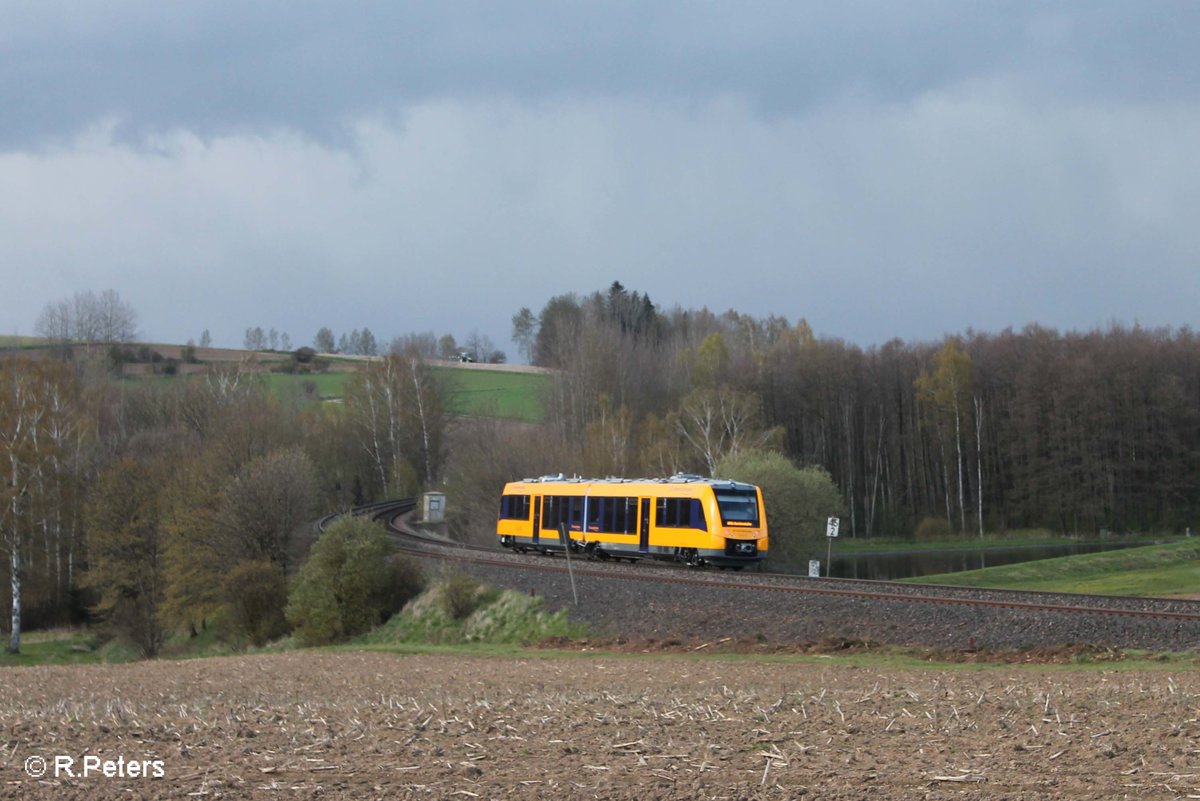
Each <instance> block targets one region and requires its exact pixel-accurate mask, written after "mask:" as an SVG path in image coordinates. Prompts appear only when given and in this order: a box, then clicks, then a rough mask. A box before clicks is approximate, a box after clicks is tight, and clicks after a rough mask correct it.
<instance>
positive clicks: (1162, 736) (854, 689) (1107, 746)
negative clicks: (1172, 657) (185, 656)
mask: <svg viewBox="0 0 1200 801" xmlns="http://www.w3.org/2000/svg"><path fill="white" fill-rule="evenodd" d="M1198 707H1200V674H1198V673H1197V672H1195V671H1175V672H1168V671H1163V672H1157V671H1153V672H1112V671H1100V670H1088V671H1081V670H1070V671H1066V670H1061V669H1057V670H1056V669H1051V668H1044V667H1040V668H1022V669H1017V668H992V669H988V670H972V669H956V670H950V671H939V670H933V669H930V670H927V671H925V670H920V671H910V670H904V669H897V670H892V669H874V668H855V667H849V666H846V665H844V664H841V663H835V662H832V661H831V662H821V661H818V663H816V664H801V663H796V662H790V663H784V662H752V661H746V660H743V659H713V658H680V657H673V658H669V659H668V658H662V657H661V656H657V657H641V658H614V657H591V656H586V655H576V656H570V657H564V656H559V657H555V658H549V659H548V658H540V657H538V656H536V655H532V656H531V657H529V658H516V657H512V658H509V657H489V658H485V657H463V656H400V655H393V654H383V653H367V652H304V651H302V652H291V653H286V654H277V655H258V656H244V657H229V658H218V659H205V660H193V661H183V662H168V661H158V662H147V663H136V664H128V665H92V666H72V667H29V668H11V669H7V670H4V671H3V672H2V673H0V730H2V736H0V797H3V798H14V799H17V798H20V799H37V798H46V799H126V798H201V799H203V798H212V799H218V798H224V799H235V798H263V799H271V798H280V799H282V798H321V799H332V798H354V799H368V798H420V799H426V798H428V799H434V798H436V799H448V798H455V799H457V798H462V799H472V798H530V799H533V798H567V799H571V798H579V799H584V798H588V799H590V798H616V799H635V798H636V799H648V798H668V799H701V798H747V799H754V798H764V799H776V798H778V799H784V798H797V797H802V796H804V797H809V798H821V799H862V798H921V799H958V798H978V799H985V798H986V799H1013V800H1015V799H1056V798H1061V799H1092V798H1094V799H1106V800H1107V799H1114V798H1139V799H1143V801H1145V800H1146V799H1160V798H1161V799H1167V798H1184V797H1188V796H1192V797H1195V796H1196V795H1197V794H1200V722H1198V721H1197V718H1198V717H1200V716H1198V714H1197V708H1198ZM64 757H65V758H70V759H72V760H73V763H72V764H73V769H74V771H75V772H76V774H77V775H76V776H75V777H74V778H71V777H69V776H64V775H60V776H58V777H57V778H55V777H54V775H53V766H54V764H55V761H56V758H58V759H59V760H60V761H61V759H62V758H64ZM89 757H90V758H91V762H90V764H91V765H92V766H93V768H94V769H93V770H92V771H91V775H88V776H82V775H78V774H79V773H80V772H81V770H82V766H83V765H84V763H85V759H87V758H89ZM39 759H41V760H46V762H45V763H41V762H39V761H38V760H39ZM131 763H138V764H139V765H150V766H156V765H157V766H159V772H160V773H161V774H162V777H161V778H154V777H153V771H151V773H152V775H151V777H145V778H144V777H140V776H139V777H137V778H129V777H128V776H126V778H121V776H120V773H121V772H122V771H126V772H127V771H128V765H129V764H131ZM43 764H44V765H46V766H48V770H49V773H48V775H47V776H46V777H44V778H42V779H41V780H35V779H33V778H31V777H30V776H29V775H27V771H26V767H27V766H32V767H33V768H34V770H35V772H36V770H37V769H38V768H39V767H40V766H41V765H43ZM63 764H65V763H63ZM105 766H107V769H108V770H109V771H110V772H111V773H113V774H114V775H112V776H105V775H104V773H103V770H104V769H105Z"/></svg>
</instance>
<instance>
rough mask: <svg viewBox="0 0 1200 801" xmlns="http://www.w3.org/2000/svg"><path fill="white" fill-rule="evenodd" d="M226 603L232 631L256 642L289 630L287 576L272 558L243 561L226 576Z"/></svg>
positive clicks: (260, 643) (278, 635)
mask: <svg viewBox="0 0 1200 801" xmlns="http://www.w3.org/2000/svg"><path fill="white" fill-rule="evenodd" d="M224 589H225V593H224V594H225V605H226V610H227V612H228V615H229V624H230V626H231V628H232V630H233V633H234V634H236V635H237V636H239V637H243V638H245V639H247V640H249V641H250V642H251V643H253V644H254V645H257V646H262V645H266V644H267V643H268V642H270V641H271V640H274V639H276V638H278V637H281V636H282V635H284V634H285V633H287V620H285V619H284V616H283V608H284V606H285V605H286V604H287V580H286V579H285V578H284V576H283V571H282V570H281V569H280V568H279V567H278V566H277V565H273V564H271V563H270V562H265V561H249V560H246V561H241V562H238V563H237V565H236V566H235V567H234V568H233V570H231V571H229V575H228V576H226V577H225V588H224Z"/></svg>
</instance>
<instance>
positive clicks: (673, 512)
mask: <svg viewBox="0 0 1200 801" xmlns="http://www.w3.org/2000/svg"><path fill="white" fill-rule="evenodd" d="M654 507H655V508H654V512H655V515H656V519H655V525H658V526H661V527H663V528H700V529H706V528H707V527H706V526H705V525H704V508H703V507H702V506H701V505H700V501H698V500H697V499H695V498H658V499H656V501H655V504H654Z"/></svg>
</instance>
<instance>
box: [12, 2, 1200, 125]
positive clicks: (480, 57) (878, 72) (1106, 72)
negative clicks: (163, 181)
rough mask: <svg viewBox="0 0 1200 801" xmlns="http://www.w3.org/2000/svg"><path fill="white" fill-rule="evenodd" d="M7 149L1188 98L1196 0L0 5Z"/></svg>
mask: <svg viewBox="0 0 1200 801" xmlns="http://www.w3.org/2000/svg"><path fill="white" fill-rule="evenodd" d="M0 8H4V9H5V11H4V12H3V17H4V18H5V19H4V23H3V29H2V30H0V53H2V54H3V61H4V65H5V66H4V69H3V70H2V71H0V103H3V107H4V108H5V109H6V110H7V111H6V114H5V115H4V120H3V122H0V142H3V143H5V144H8V145H10V146H18V147H20V146H27V145H29V144H30V143H31V142H36V141H37V140H38V138H39V137H44V136H48V135H55V134H59V135H61V134H64V133H65V134H73V133H75V132H76V131H78V130H79V128H81V127H83V126H84V125H87V124H89V123H90V122H92V121H94V120H95V119H96V118H99V117H105V116H117V117H119V118H120V119H121V121H122V124H123V125H125V126H129V127H130V128H132V129H133V131H135V132H138V133H140V132H142V131H144V130H148V129H149V130H153V129H168V128H172V127H183V128H186V129H188V130H191V131H194V132H198V133H201V134H205V135H212V134H219V133H224V132H228V131H235V130H246V129H257V128H272V127H287V128H295V129H299V130H303V131H307V132H310V133H313V134H318V135H335V134H336V133H337V132H338V130H339V126H341V125H342V124H343V123H344V122H345V121H346V120H347V119H352V118H354V117H357V116H359V115H362V114H365V113H371V112H375V111H379V110H380V109H392V108H397V107H402V106H405V105H408V104H413V103H417V102H422V101H425V100H428V99H430V98H440V97H447V96H449V97H466V98H472V97H473V98H480V97H493V96H502V97H513V98H525V99H528V98H535V99H536V98H541V99H546V98H556V97H564V96H568V97H578V96H580V95H583V96H589V95H597V96H628V95H630V94H633V95H636V96H642V97H648V98H663V97H665V98H685V99H686V98H690V99H698V100H705V99H707V98H710V97H712V96H714V95H722V94H732V95H736V96H738V97H742V98H745V99H746V100H747V101H748V102H749V103H750V104H751V106H752V107H754V108H756V109H757V110H759V111H760V112H761V113H765V114H771V115H783V116H787V115H790V114H797V113H803V112H805V111H806V110H808V109H810V108H811V107H812V106H813V105H814V104H818V103H823V102H826V101H828V100H829V99H830V98H836V97H838V96H840V95H842V94H844V93H852V94H856V95H860V96H862V97H865V98H867V99H871V100H876V101H879V102H885V103H895V102H905V101H906V100H908V99H909V98H911V97H914V96H916V95H919V94H921V93H923V92H927V91H930V90H934V89H937V88H940V87H943V86H947V85H953V84H955V83H958V82H960V81H962V80H966V79H973V78H978V77H989V76H996V75H1022V73H1025V74H1024V75H1023V76H1022V77H1023V78H1024V79H1025V80H1027V81H1028V83H1029V85H1030V86H1032V87H1036V88H1038V90H1040V91H1047V92H1050V93H1052V94H1055V95H1058V94H1060V93H1063V94H1069V93H1081V94H1084V95H1093V96H1095V95H1099V96H1104V95H1114V96H1122V95H1134V96H1137V97H1142V98H1144V97H1146V96H1147V95H1152V96H1181V95H1182V96H1187V97H1189V98H1194V97H1195V93H1196V92H1197V91H1198V90H1200V81H1198V80H1197V78H1200V60H1198V59H1197V58H1196V56H1195V53H1196V52H1197V48H1196V45H1197V41H1196V38H1197V35H1198V34H1197V31H1200V24H1198V23H1200V6H1197V5H1196V4H1194V3H1186V2H1176V3H1155V4H1152V5H1146V6H1143V5H1140V4H1130V3H1127V2H1111V3H1089V4H1086V5H1080V4H1072V3H1066V4H1056V3H963V2H959V1H958V0H946V1H941V2H938V1H934V2H923V3H895V2H887V1H883V2H865V3H845V4H842V3H837V4H834V3H798V2H791V1H789V0H785V1H784V2H765V3H754V2H750V3H707V2H664V3H644V2H609V3H564V2H559V1H558V0H542V1H541V2H528V3H517V4H500V3H492V2H482V1H481V2H427V3H397V2H391V1H390V0H389V1H386V2H367V3H343V2H327V1H325V2H322V1H318V2H306V3H289V2H278V1H275V2H255V3H242V2H229V1H226V2H210V3H161V2H153V1H152V0H124V2H114V3H98V2H77V1H76V0H72V1H71V2H62V1H61V0H43V1H42V2H12V0H9V2H6V3H4V4H2V5H0Z"/></svg>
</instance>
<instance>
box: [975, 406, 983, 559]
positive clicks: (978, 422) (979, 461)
mask: <svg viewBox="0 0 1200 801" xmlns="http://www.w3.org/2000/svg"><path fill="white" fill-rule="evenodd" d="M974 400H975V492H976V495H977V498H978V500H977V502H976V504H975V512H976V515H977V516H978V517H979V537H980V538H981V539H982V538H983V401H981V400H980V399H979V396H978V395H976V396H975V398H974Z"/></svg>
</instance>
